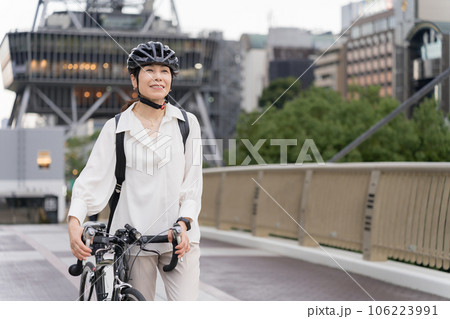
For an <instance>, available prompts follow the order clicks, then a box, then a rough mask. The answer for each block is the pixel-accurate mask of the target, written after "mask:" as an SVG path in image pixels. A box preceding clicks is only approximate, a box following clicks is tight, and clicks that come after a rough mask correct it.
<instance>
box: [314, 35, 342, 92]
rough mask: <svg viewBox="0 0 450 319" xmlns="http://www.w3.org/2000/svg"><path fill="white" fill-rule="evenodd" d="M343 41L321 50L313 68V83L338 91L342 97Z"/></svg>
mask: <svg viewBox="0 0 450 319" xmlns="http://www.w3.org/2000/svg"><path fill="white" fill-rule="evenodd" d="M344 42H345V39H343V40H342V41H339V42H338V43H336V44H335V45H333V46H332V47H330V48H329V49H328V50H326V51H323V52H322V54H321V56H320V58H318V59H316V63H315V68H314V85H315V86H317V87H323V88H328V89H331V90H334V91H338V92H340V93H341V95H342V96H343V97H344V96H345V93H344V89H345V84H344V83H345V80H346V77H345V76H346V72H345V46H344V44H345V43H344Z"/></svg>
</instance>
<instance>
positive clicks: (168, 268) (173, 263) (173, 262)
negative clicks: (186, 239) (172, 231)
mask: <svg viewBox="0 0 450 319" xmlns="http://www.w3.org/2000/svg"><path fill="white" fill-rule="evenodd" d="M177 245H178V244H177V242H176V240H175V239H173V240H172V259H171V260H170V264H168V265H165V266H164V267H163V270H164V272H168V271H172V270H174V269H175V267H176V266H177V264H178V255H176V254H175V246H177Z"/></svg>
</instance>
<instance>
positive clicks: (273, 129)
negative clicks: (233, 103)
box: [236, 87, 450, 165]
mask: <svg viewBox="0 0 450 319" xmlns="http://www.w3.org/2000/svg"><path fill="white" fill-rule="evenodd" d="M272 89H273V87H269V88H267V89H266V90H265V91H271V92H269V93H266V92H264V93H263V96H271V97H273V96H274V94H275V93H274V92H278V91H277V90H278V89H275V90H274V91H272ZM351 94H352V96H353V98H352V99H350V100H349V101H346V100H344V99H342V98H341V96H340V95H339V94H338V93H336V92H334V91H331V90H328V89H323V88H316V87H312V88H310V89H308V90H304V91H301V92H300V93H299V94H297V96H296V97H295V98H293V99H287V100H286V101H285V102H284V104H282V106H281V107H279V108H276V107H271V108H270V109H267V108H266V110H265V112H266V113H265V114H264V115H263V116H261V113H260V112H253V113H249V114H245V113H243V114H241V116H240V118H239V121H238V123H237V134H236V137H237V156H236V164H237V165H240V164H241V163H242V162H243V161H244V160H245V159H246V158H248V157H250V158H251V161H250V163H249V164H257V163H258V162H257V161H256V160H255V158H254V157H253V156H251V154H250V152H249V150H248V147H247V146H246V145H244V143H243V142H242V140H243V139H248V141H249V142H251V145H257V143H258V141H261V140H264V139H265V140H266V141H265V142H264V143H263V144H262V146H261V148H260V149H259V150H258V153H259V154H260V155H261V157H262V158H263V159H264V161H265V162H266V163H280V147H279V146H276V145H270V140H271V139H290V140H293V141H296V142H297V143H296V145H289V146H288V154H287V160H288V162H289V163H295V162H296V160H297V157H298V155H299V154H300V150H301V148H302V145H303V142H304V141H305V140H306V139H313V141H314V143H315V145H316V146H317V148H318V150H319V151H320V153H321V155H322V157H323V159H324V160H325V161H327V160H329V159H330V158H331V157H332V156H333V155H335V154H336V153H337V152H338V151H340V150H341V149H342V148H344V147H345V146H346V145H348V144H349V143H350V142H352V141H353V140H355V139H356V138H357V137H358V136H360V135H361V134H362V133H364V132H365V131H367V130H368V129H369V128H370V127H372V126H373V125H375V124H376V123H377V122H378V121H380V120H381V119H383V118H384V117H385V116H386V115H388V114H389V113H390V112H392V111H393V110H394V109H395V108H397V107H398V106H399V102H398V101H397V100H395V99H393V98H391V97H383V98H382V97H380V95H379V87H368V88H362V87H352V88H351ZM275 99H276V98H275ZM255 121H256V123H255ZM436 146H438V147H436ZM449 156H450V130H449V127H448V125H446V124H445V120H444V118H443V114H442V113H441V112H440V111H438V110H437V107H436V104H435V103H434V101H432V100H425V101H424V102H423V103H421V104H420V105H419V106H418V107H417V108H416V109H415V112H414V116H413V117H412V119H408V118H407V117H406V116H405V115H404V114H400V115H398V116H397V117H396V118H394V119H393V120H391V121H390V122H389V123H388V124H387V125H385V126H384V127H382V128H381V129H380V130H379V131H377V132H376V133H375V134H374V135H373V136H371V137H370V138H369V139H367V140H366V141H365V142H364V143H362V144H361V145H359V146H358V147H357V148H356V149H354V150H352V151H351V152H350V153H349V154H347V155H346V156H345V157H344V158H342V159H341V162H356V161H357V162H372V161H449V160H450V158H449Z"/></svg>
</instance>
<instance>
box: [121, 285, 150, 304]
mask: <svg viewBox="0 0 450 319" xmlns="http://www.w3.org/2000/svg"><path fill="white" fill-rule="evenodd" d="M121 295H122V296H121V298H120V301H145V297H144V296H143V295H142V294H141V293H140V291H139V290H136V289H134V288H124V289H122V293H121Z"/></svg>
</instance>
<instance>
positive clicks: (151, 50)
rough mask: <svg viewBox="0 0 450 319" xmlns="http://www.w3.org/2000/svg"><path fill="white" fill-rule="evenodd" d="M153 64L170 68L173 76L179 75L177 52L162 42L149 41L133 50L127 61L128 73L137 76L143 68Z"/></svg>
mask: <svg viewBox="0 0 450 319" xmlns="http://www.w3.org/2000/svg"><path fill="white" fill-rule="evenodd" d="M153 63H157V64H161V65H166V66H168V67H169V68H170V70H171V71H172V74H176V73H178V71H179V68H180V65H179V63H178V58H177V56H176V55H175V51H173V50H172V49H171V48H169V47H168V46H167V45H164V44H162V43H161V42H157V41H149V42H146V43H141V44H139V45H138V46H137V47H136V48H134V49H133V50H131V53H130V55H129V56H128V60H127V67H128V72H130V74H135V73H136V71H139V69H140V68H141V67H143V66H145V65H149V64H153Z"/></svg>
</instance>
